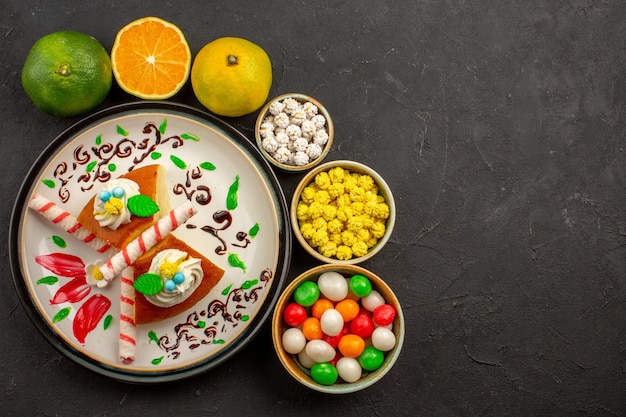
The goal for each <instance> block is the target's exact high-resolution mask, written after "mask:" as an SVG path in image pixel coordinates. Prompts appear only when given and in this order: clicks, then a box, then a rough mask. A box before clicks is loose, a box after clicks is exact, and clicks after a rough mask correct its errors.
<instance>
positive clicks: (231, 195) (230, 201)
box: [226, 175, 239, 210]
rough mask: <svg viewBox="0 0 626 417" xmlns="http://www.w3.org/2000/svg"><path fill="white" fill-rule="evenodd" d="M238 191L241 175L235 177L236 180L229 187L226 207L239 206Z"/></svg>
mask: <svg viewBox="0 0 626 417" xmlns="http://www.w3.org/2000/svg"><path fill="white" fill-rule="evenodd" d="M237 191H239V175H237V176H236V177H235V181H234V182H233V183H232V184H231V185H230V187H228V195H227V196H226V208H227V209H228V210H234V209H236V208H237Z"/></svg>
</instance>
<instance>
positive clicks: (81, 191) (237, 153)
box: [9, 102, 291, 383]
mask: <svg viewBox="0 0 626 417" xmlns="http://www.w3.org/2000/svg"><path fill="white" fill-rule="evenodd" d="M155 163H158V164H161V165H163V166H165V168H166V180H167V185H168V188H169V192H170V200H171V206H172V208H174V207H176V206H178V205H180V204H181V203H182V202H184V201H185V200H186V199H188V200H191V201H192V202H193V203H194V205H195V206H196V207H197V208H198V213H197V214H196V215H195V216H193V217H192V218H191V219H189V220H188V221H187V223H186V224H184V225H182V226H180V227H179V228H178V229H176V230H175V231H174V232H172V233H174V234H175V235H176V236H177V237H179V238H181V239H182V240H184V241H185V242H186V243H187V244H189V245H190V246H191V247H193V248H194V249H196V250H198V251H199V252H201V253H203V254H204V255H205V256H206V257H207V258H208V259H210V260H211V261H212V262H213V263H214V264H216V265H218V266H219V267H221V268H222V269H223V270H224V271H225V272H224V276H223V277H222V279H221V280H220V282H219V283H218V284H217V286H216V287H214V288H213V290H212V291H211V292H210V293H209V294H208V295H207V296H206V297H205V298H204V299H203V300H201V301H200V302H198V303H197V304H196V305H195V306H194V307H193V308H192V309H190V310H188V311H186V312H185V313H182V314H180V315H178V316H176V317H174V318H171V319H167V320H165V321H162V322H157V323H152V324H145V325H138V326H137V327H136V330H137V335H136V339H137V345H136V355H135V360H134V361H133V362H132V363H130V364H124V363H122V362H121V361H120V359H119V351H118V341H119V329H120V326H119V311H120V301H119V300H120V284H119V282H120V280H119V279H115V280H114V281H113V282H111V284H110V285H109V286H108V287H105V288H102V289H100V288H96V287H91V288H90V290H89V293H88V294H86V295H85V296H84V297H82V298H81V297H78V298H80V299H77V300H72V301H71V302H70V301H66V302H62V303H55V304H52V303H51V300H52V299H53V298H54V297H55V295H56V294H57V293H59V291H61V292H63V291H64V290H63V289H61V288H62V286H63V285H65V284H67V283H68V282H70V281H71V280H72V278H71V277H67V276H62V275H61V274H59V271H58V270H56V271H55V270H54V268H50V267H49V266H48V267H44V266H42V265H41V263H40V262H37V261H36V258H37V257H42V256H43V257H47V258H48V260H51V261H52V262H53V263H54V262H55V261H56V260H58V259H60V256H65V259H67V258H68V257H69V259H70V263H71V264H72V265H71V266H70V268H75V267H76V265H79V266H80V265H81V262H82V263H84V264H85V265H87V264H88V263H93V262H94V261H96V260H99V259H100V260H106V259H103V257H102V255H100V254H99V253H98V252H96V251H95V250H93V249H91V248H90V247H88V246H87V245H85V244H84V243H82V242H80V241H79V240H78V239H76V238H75V237H74V236H72V235H70V234H68V233H67V232H66V231H64V230H61V229H60V228H59V227H57V226H56V225H54V224H53V223H52V222H50V221H48V220H46V219H45V218H44V217H42V216H41V215H40V214H39V213H36V212H35V211H33V210H31V209H29V208H28V202H29V201H30V199H31V198H32V196H33V195H34V194H35V193H39V194H41V195H43V196H44V197H46V198H48V199H49V200H51V201H52V202H54V203H56V204H57V205H59V206H60V207H62V208H63V209H65V210H67V211H68V212H69V213H71V214H72V215H74V216H75V217H78V214H79V213H80V211H81V209H82V207H83V206H84V205H85V204H86V203H87V201H89V199H90V198H91V197H92V196H93V195H94V194H95V193H96V192H97V191H98V190H99V189H100V188H101V187H102V184H104V183H106V182H107V181H109V180H111V179H114V178H117V177H118V176H120V175H122V174H124V173H125V172H128V171H129V169H134V168H138V167H141V166H145V165H151V164H155ZM237 177H238V178H239V180H238V185H239V187H238V191H237V207H236V209H232V210H228V209H227V208H226V200H227V195H228V191H229V188H230V187H231V184H233V183H234V181H235V179H236V178H237ZM209 196H210V199H209V200H210V201H209V202H208V203H207V202H206V201H204V200H207V197H209ZM286 207H287V206H286V203H285V198H284V194H283V192H282V190H281V188H280V185H279V183H278V181H277V180H276V177H275V176H274V174H273V172H272V170H271V168H270V167H269V165H268V164H267V162H266V161H265V159H264V158H263V157H262V156H261V155H260V153H259V152H258V151H257V150H256V148H255V146H254V145H253V144H252V143H251V142H250V141H249V140H248V139H247V138H246V137H244V136H243V135H242V134H241V133H239V132H238V131H237V130H235V129H234V128H233V127H231V126H230V125H228V124H226V123H224V122H223V121H221V120H219V119H217V118H215V117H213V116H211V115H209V114H207V113H204V112H201V111H198V110H196V109H193V108H190V107H187V106H182V105H178V104H172V103H165V102H140V103H132V104H126V105H122V106H117V107H113V108H110V109H107V110H104V111H102V112H99V113H97V114H95V115H93V116H90V117H88V118H86V119H85V120H83V121H81V122H78V123H77V124H75V125H74V126H72V127H71V128H69V129H68V130H67V131H65V132H63V133H62V134H61V135H59V136H58V137H57V138H56V139H55V140H54V141H53V142H52V143H51V144H50V146H49V147H48V148H47V149H46V150H45V151H44V152H43V153H42V155H40V157H39V158H38V160H37V161H36V162H35V164H34V166H33V168H32V169H31V171H30V173H29V174H28V176H27V177H26V179H25V181H24V183H23V185H22V188H21V190H20V193H19V195H18V197H17V200H16V202H15V206H14V209H13V214H12V218H11V225H10V232H9V234H10V260H11V268H12V273H13V278H14V282H15V285H16V288H17V290H18V293H19V295H20V299H21V301H22V303H23V305H24V307H25V308H26V310H27V312H28V314H29V316H30V318H31V320H32V321H33V323H35V325H36V327H37V328H38V329H39V330H40V331H41V332H42V334H43V335H44V336H45V337H46V338H47V339H48V340H49V341H50V342H51V343H52V344H53V345H54V346H55V347H57V348H59V349H60V350H61V351H62V352H63V353H64V354H65V355H67V356H68V357H69V358H71V359H73V360H75V361H76V362H78V363H80V364H81V365H83V366H86V367H87V368H89V369H92V370H94V371H96V372H99V373H101V374H104V375H107V376H110V377H113V378H115V379H119V380H125V381H129V382H142V383H153V382H162V381H170V380H176V379H181V378H184V377H188V376H191V375H195V374H198V373H200V372H204V371H206V370H208V369H210V368H212V367H214V366H216V365H218V364H220V363H222V362H223V361H225V360H227V359H228V358H230V357H231V356H232V355H234V354H235V353H236V352H237V351H238V350H240V349H241V348H242V347H243V346H244V345H245V344H246V343H247V342H248V341H250V339H251V338H253V337H254V336H255V335H256V333H257V332H258V330H259V329H260V327H261V326H262V325H263V324H264V322H265V321H266V320H267V319H268V317H269V316H270V315H271V311H272V310H273V307H274V305H275V303H276V300H277V298H278V296H279V295H280V291H281V290H282V288H283V287H284V283H285V277H286V274H287V272H288V269H289V258H290V252H291V232H290V229H289V227H290V226H289V221H288V218H287V209H286ZM219 212H228V213H229V214H230V217H231V219H232V222H231V223H230V224H229V223H228V222H216V220H215V218H214V217H213V216H214V214H216V213H219ZM211 228H213V229H214V230H215V229H217V230H218V231H217V233H213V234H211V233H208V232H206V230H208V229H211ZM58 254H63V255H58ZM231 254H236V255H237V257H238V259H239V260H240V261H241V263H237V262H232V259H233V258H232V257H230V259H231V260H230V261H229V255H231ZM39 259H41V258H39ZM55 272H56V273H55ZM67 275H69V274H67ZM60 289H61V290H60ZM91 297H96V298H97V299H98V300H100V301H101V302H100V303H96V304H97V305H99V306H100V310H99V311H98V309H95V310H91V309H89V308H88V307H89V306H88V304H90V302H89V301H88V300H90V298H91ZM92 305H94V304H92ZM107 305H108V307H107ZM102 310H105V311H102ZM76 317H79V318H80V323H78V320H77V319H76ZM75 322H76V323H75ZM85 323H87V324H88V326H87V330H88V331H87V333H86V337H85V338H84V342H83V341H82V340H81V339H83V337H82V336H81V335H79V334H77V331H75V330H74V324H82V325H84V324H85ZM77 327H80V326H77ZM82 329H83V330H82V331H83V332H85V326H83V327H82Z"/></svg>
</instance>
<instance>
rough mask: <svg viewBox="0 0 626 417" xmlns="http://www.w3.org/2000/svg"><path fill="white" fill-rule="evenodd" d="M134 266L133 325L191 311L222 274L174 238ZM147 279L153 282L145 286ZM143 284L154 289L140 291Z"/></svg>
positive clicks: (164, 242) (149, 252)
mask: <svg viewBox="0 0 626 417" xmlns="http://www.w3.org/2000/svg"><path fill="white" fill-rule="evenodd" d="M134 267H135V282H136V284H138V285H136V287H139V289H140V290H139V291H137V294H136V298H135V323H136V324H145V323H153V322H156V321H160V320H165V319H167V318H170V317H174V316H176V315H178V314H180V313H182V312H184V311H185V310H187V309H190V308H192V307H193V306H194V305H195V304H196V303H198V301H200V300H201V299H203V298H204V297H205V296H206V295H207V294H208V293H209V291H211V289H212V288H213V287H214V286H215V285H216V284H217V283H218V282H219V280H220V279H221V278H222V276H223V275H224V270H223V269H221V268H220V267H218V266H217V265H215V264H213V263H212V262H211V261H210V260H208V259H207V258H206V257H205V256H203V255H202V254H201V253H199V252H198V251H196V250H195V249H193V248H191V247H190V246H189V245H187V244H186V243H185V242H183V241H181V240H180V239H178V238H177V237H175V236H174V235H168V236H167V237H166V238H165V239H164V240H163V241H162V242H160V243H159V244H157V245H156V246H154V247H153V248H152V249H151V250H150V251H148V252H147V253H146V254H145V255H143V256H142V257H140V258H139V259H137V260H136V261H135V264H134ZM151 279H152V280H155V281H156V282H154V281H152V282H151V283H150V284H146V283H145V282H146V281H149V280H151ZM139 281H143V282H141V283H140V282H139ZM146 285H148V286H151V287H154V286H156V288H153V289H151V290H145V291H142V290H141V288H145V287H146ZM145 293H148V294H145Z"/></svg>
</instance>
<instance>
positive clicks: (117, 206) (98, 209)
mask: <svg viewBox="0 0 626 417" xmlns="http://www.w3.org/2000/svg"><path fill="white" fill-rule="evenodd" d="M115 187H121V188H122V189H123V190H124V195H123V196H122V197H120V198H117V197H113V189H114V188H115ZM102 191H107V192H108V193H109V194H110V195H111V197H110V198H109V199H108V200H107V201H103V200H102V199H101V198H100V195H97V196H96V198H95V200H94V203H93V215H94V217H95V219H96V220H97V221H98V223H99V224H100V227H108V228H109V229H112V230H117V228H118V227H120V226H121V225H123V224H127V223H130V217H131V214H132V213H131V212H130V211H129V210H128V208H127V207H126V203H127V202H128V199H129V198H130V197H133V196H135V195H138V194H139V185H138V184H137V183H136V182H135V181H131V180H129V179H126V178H118V179H115V180H111V181H109V182H108V183H107V184H106V185H105V187H104V188H102V190H101V192H102Z"/></svg>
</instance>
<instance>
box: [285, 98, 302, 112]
mask: <svg viewBox="0 0 626 417" xmlns="http://www.w3.org/2000/svg"><path fill="white" fill-rule="evenodd" d="M283 104H284V105H285V113H287V114H293V112H294V111H296V110H297V109H298V108H299V107H300V102H298V100H296V99H295V98H291V97H288V98H286V99H284V100H283Z"/></svg>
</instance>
